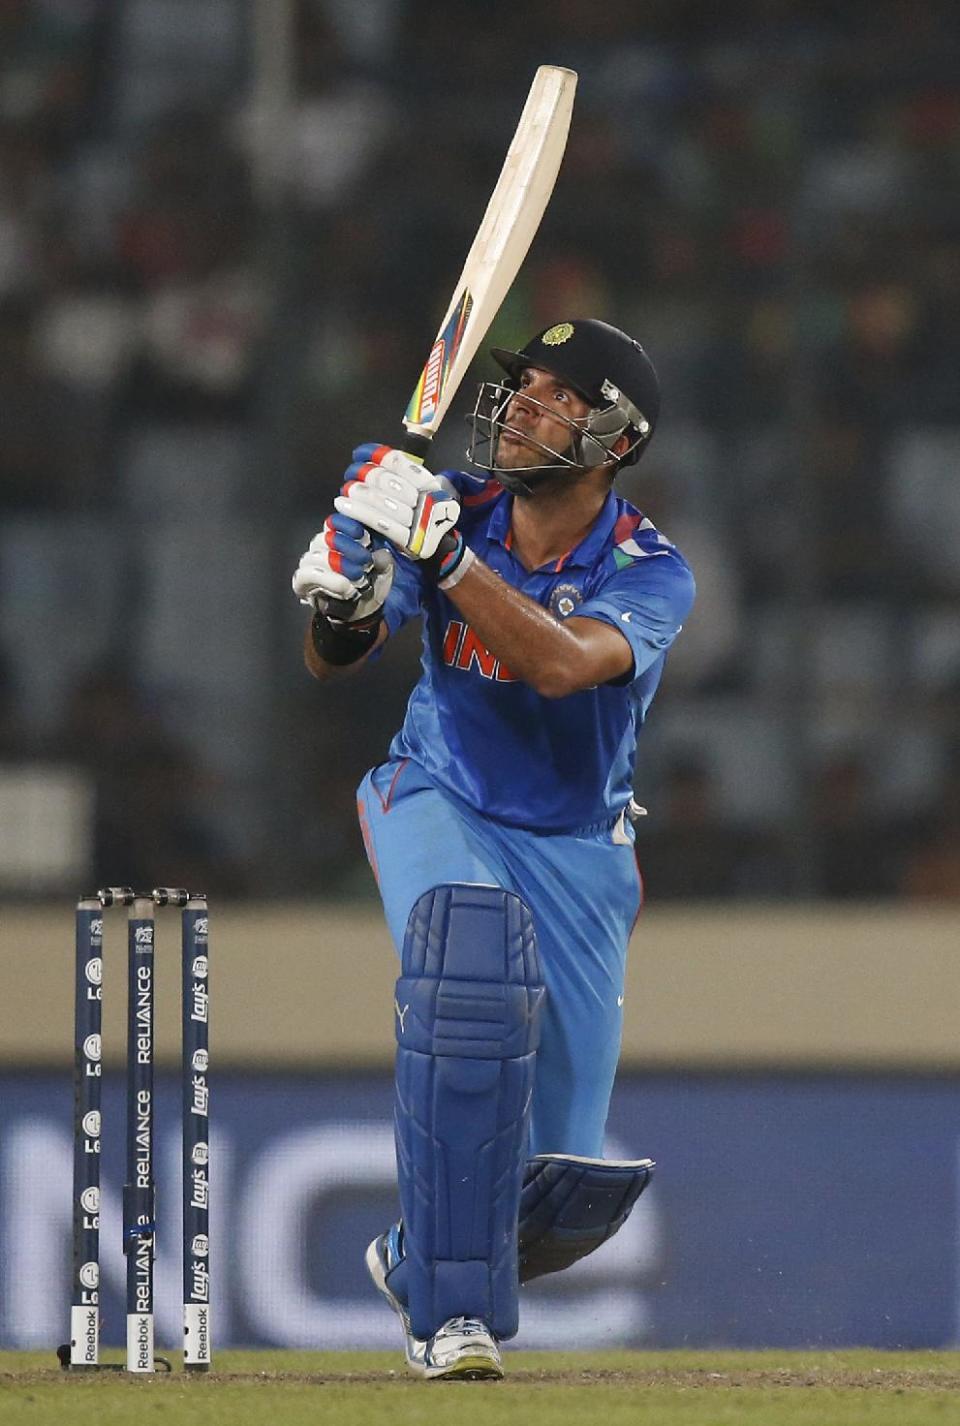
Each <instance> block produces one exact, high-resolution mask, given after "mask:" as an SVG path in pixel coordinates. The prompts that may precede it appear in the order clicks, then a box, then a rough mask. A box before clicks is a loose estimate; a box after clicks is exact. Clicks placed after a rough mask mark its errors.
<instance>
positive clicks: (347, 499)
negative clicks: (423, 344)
mask: <svg viewBox="0 0 960 1426" xmlns="http://www.w3.org/2000/svg"><path fill="white" fill-rule="evenodd" d="M353 455H354V459H353V464H352V465H351V466H350V468H349V469H348V471H347V478H346V481H345V483H344V486H343V490H342V492H341V494H340V495H339V496H337V498H336V500H335V501H334V505H335V506H336V508H337V511H338V512H339V513H340V514H342V515H346V516H349V517H351V518H352V519H354V520H356V521H358V522H360V524H362V525H363V526H365V527H366V528H368V529H370V530H374V531H376V532H377V533H378V534H379V535H382V536H383V537H384V538H385V539H387V540H389V541H390V542H391V543H392V544H393V545H395V546H396V547H397V548H398V549H400V550H402V551H403V553H404V554H406V555H408V556H409V557H410V558H411V559H413V560H418V561H420V562H421V564H422V566H423V568H424V572H425V573H426V575H427V577H428V578H429V577H432V578H433V579H435V581H436V582H437V584H438V585H439V587H440V588H441V589H442V590H443V591H444V593H445V594H447V595H448V597H449V598H450V599H451V600H452V601H453V603H454V604H456V606H457V608H458V609H459V610H460V612H461V613H462V614H463V615H464V618H465V619H466V620H467V621H468V622H469V624H470V625H471V627H472V628H473V629H474V631H475V632H476V634H477V636H478V638H480V639H482V641H483V642H484V643H485V644H486V646H487V648H488V649H489V650H490V652H491V653H493V654H496V655H497V656H498V657H499V658H500V659H502V660H503V662H504V663H505V664H506V665H507V667H508V668H509V669H510V672H511V673H512V674H513V675H514V677H516V678H519V679H522V680H523V682H524V683H527V684H529V685H530V687H531V688H534V689H536V691H537V692H538V693H540V694H542V695H543V696H544V697H546V698H563V697H566V696H567V695H568V694H570V693H577V692H579V691H580V690H581V689H584V688H592V687H593V686H594V685H595V684H598V683H606V682H608V681H610V680H611V679H616V678H620V677H622V676H623V675H625V674H627V673H629V672H630V670H631V669H632V668H633V665H634V657H633V652H632V649H631V646H630V644H629V642H628V641H627V639H626V638H625V637H624V636H623V635H622V634H621V633H620V632H619V631H618V630H617V629H616V628H614V627H613V626H612V625H610V624H605V623H602V622H600V621H598V620H594V619H570V620H569V621H567V622H566V623H561V622H560V621H559V620H558V619H555V618H554V617H553V615H552V614H551V613H549V611H548V610H546V609H544V608H542V606H541V605H539V604H537V603H536V602H535V601H534V600H532V599H528V598H527V597H526V595H524V594H521V593H520V592H519V590H516V589H513V588H512V587H511V586H510V585H508V584H507V583H506V582H505V581H504V580H502V579H500V578H498V576H497V575H495V574H494V573H493V571H492V570H491V569H489V568H488V566H486V565H485V564H483V562H482V561H481V560H479V559H478V558H477V557H476V555H475V554H474V553H473V551H472V550H470V549H468V548H467V546H466V545H465V544H464V542H463V539H462V537H461V536H460V535H459V534H457V533H456V531H455V526H456V522H457V519H458V517H459V513H460V507H459V500H458V497H457V494H456V491H455V490H454V489H453V487H452V486H451V485H450V483H449V482H448V481H445V480H444V479H442V478H441V477H439V476H435V475H432V474H431V473H430V472H429V471H427V470H424V469H423V468H422V467H421V466H418V465H417V463H416V462H415V461H413V460H411V459H410V457H408V456H406V455H404V454H403V453H402V452H401V451H396V450H390V449H389V448H387V447H384V446H373V445H368V446H361V447H359V448H358V449H357V450H356V451H354V453H353Z"/></svg>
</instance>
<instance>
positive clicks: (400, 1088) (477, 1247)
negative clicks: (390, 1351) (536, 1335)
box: [395, 884, 544, 1338]
mask: <svg viewBox="0 0 960 1426" xmlns="http://www.w3.org/2000/svg"><path fill="white" fill-rule="evenodd" d="M401 970H402V974H401V976H400V979H399V980H398V981H397V989H396V1012H397V1062H396V1100H395V1106H396V1110H395V1127H396V1143H397V1170H398V1178H399V1185H400V1203H401V1209H402V1213H403V1227H404V1251H405V1253H406V1258H405V1262H404V1273H403V1279H404V1281H403V1283H402V1288H403V1290H404V1294H405V1296H406V1299H407V1303H408V1307H409V1311H410V1321H411V1327H412V1331H413V1333H414V1335H415V1336H416V1337H419V1338H428V1337H431V1336H432V1335H433V1333H434V1332H436V1331H437V1330H438V1328H439V1327H441V1326H442V1325H443V1323H444V1322H446V1321H448V1320H449V1319H450V1318H451V1317H461V1316H462V1317H479V1318H481V1319H482V1320H483V1321H484V1322H485V1323H486V1324H487V1326H488V1327H489V1328H490V1330H491V1331H492V1332H493V1333H494V1335H495V1336H497V1337H499V1338H504V1337H512V1336H513V1335H514V1334H515V1333H516V1330H517V1326H518V1317H519V1308H518V1289H519V1280H518V1276H517V1219H518V1212H519V1206H520V1190H521V1186H522V1179H523V1170H524V1163H525V1155H526V1140H527V1127H528V1123H529V1117H530V1101H531V1096H532V1093H533V1076H534V1065H535V1060H536V1050H537V1044H538V1038H539V1029H538V1021H539V1016H540V1007H541V1004H542V1001H543V997H544V987H543V983H542V977H541V974H540V963H539V959H538V957H537V949H536V936H535V934H534V929H533V920H532V918H531V915H530V912H529V910H528V908H527V907H526V905H525V904H524V903H523V901H521V899H520V897H519V896H515V895H514V894H513V893H512V892H509V891H504V890H502V889H501V888H500V887H494V886H477V885H472V884H455V885H450V886H438V887H434V889H433V890H432V891H428V892H426V894H425V895H423V896H421V897H420V899H419V901H417V903H416V904H415V906H414V908H413V910H412V911H411V913H410V919H409V921H408V924H407V932H406V937H405V939H404V945H403V954H402V958H401ZM400 1286H401V1284H399V1283H398V1290H399V1288H400Z"/></svg>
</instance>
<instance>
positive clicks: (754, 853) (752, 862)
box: [637, 754, 787, 904]
mask: <svg viewBox="0 0 960 1426" xmlns="http://www.w3.org/2000/svg"><path fill="white" fill-rule="evenodd" d="M637 861H638V862H639V865H640V872H641V875H642V877H643V884H644V895H645V897H646V898H648V899H649V901H650V902H651V904H656V903H657V902H658V901H672V900H681V901H688V900H692V901H697V900H706V899H710V900H721V899H723V898H726V897H730V896H738V895H759V896H763V895H769V894H773V893H776V892H777V891H778V890H779V889H780V888H781V887H782V886H783V884H784V879H785V874H786V870H787V868H786V863H785V860H784V856H783V852H782V850H781V849H780V847H779V846H778V843H777V839H776V838H773V837H770V836H769V835H768V834H766V833H764V831H763V830H762V829H761V828H759V827H750V826H745V825H742V824H737V823H731V821H730V819H729V818H728V817H727V816H725V814H724V809H723V806H722V805H721V802H720V798H719V795H718V789H717V784H716V781H715V779H714V777H713V775H712V773H711V770H710V768H709V766H708V765H707V763H706V761H705V760H704V759H702V758H700V757H697V756H696V755H694V754H685V755H680V756H676V757H674V758H673V759H672V760H671V761H670V762H669V763H668V765H667V767H666V769H665V772H664V776H663V780H662V782H661V785H660V788H659V790H658V792H657V794H656V800H655V805H654V806H653V808H652V809H651V812H650V815H649V816H648V817H642V818H641V819H640V821H639V822H638V823H637Z"/></svg>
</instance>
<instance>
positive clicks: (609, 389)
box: [468, 317, 660, 488]
mask: <svg viewBox="0 0 960 1426" xmlns="http://www.w3.org/2000/svg"><path fill="white" fill-rule="evenodd" d="M491 354H492V356H493V357H494V359H495V360H496V361H497V362H498V363H499V364H500V366H502V367H503V369H504V371H505V372H506V373H507V377H508V380H507V381H506V382H503V383H501V384H499V385H498V384H496V383H492V382H485V383H484V384H483V385H482V386H481V388H480V395H479V396H478V399H477V405H476V408H475V410H474V417H473V425H474V439H473V442H472V443H471V448H470V451H469V452H468V454H469V456H470V459H471V460H472V461H473V462H474V464H477V465H480V466H481V467H482V468H485V469H489V470H492V471H493V472H494V473H495V474H497V476H498V478H499V477H501V476H502V475H506V476H507V478H506V479H504V480H503V483H504V484H505V485H507V486H508V488H509V487H510V486H511V480H510V476H509V474H508V473H506V472H501V470H500V468H499V467H498V466H497V464H496V445H497V438H498V436H499V434H500V431H501V430H502V429H503V428H504V427H505V426H506V425H507V422H506V420H505V414H506V409H507V407H508V405H509V402H510V399H511V397H512V395H513V392H514V391H515V390H516V389H517V387H518V385H519V382H520V378H521V376H522V374H523V372H524V370H525V369H526V368H527V367H535V368H537V369H538V370H542V371H549V372H550V373H551V374H552V375H554V376H556V377H558V378H559V379H560V380H561V381H563V382H564V383H565V384H566V385H567V386H570V387H572V388H573V389H574V390H575V391H577V392H578V393H579V394H580V395H581V396H582V397H583V398H584V399H585V400H586V401H589V402H590V405H591V410H590V411H589V413H588V415H587V416H586V418H584V419H583V420H580V421H577V422H569V423H568V424H569V425H570V426H571V434H572V442H571V449H570V451H568V452H560V451H554V450H552V449H551V448H549V447H543V450H544V454H545V455H546V456H547V458H548V462H549V463H548V464H546V465H541V466H537V467H529V470H530V471H531V472H537V471H542V472H544V473H546V472H548V471H549V470H550V469H551V468H553V469H556V468H557V466H560V467H561V468H566V469H569V468H571V467H574V468H576V467H584V468H589V467H592V466H598V465H605V464H608V463H609V462H611V461H615V462H616V464H617V465H618V466H620V465H629V464H631V463H632V462H633V461H636V460H639V459H640V456H641V455H642V453H643V450H644V448H645V447H646V445H647V443H648V442H649V440H650V438H651V436H652V435H653V431H654V427H655V426H656V423H657V417H658V416H659V414H660V383H659V381H658V379H657V373H656V371H655V369H654V366H653V363H652V362H651V360H650V358H649V357H648V356H647V354H646V352H645V351H644V349H643V347H642V346H641V345H640V343H639V342H638V341H635V340H634V338H633V337H628V336H627V334H626V333H625V332H621V331H620V330H619V329H618V328H617V327H611V326H610V325H609V324H608V323H607V322H600V321H597V319H596V318H593V317H587V318H578V319H576V320H573V321H568V322H555V323H553V324H552V326H549V327H545V328H544V330H543V331H542V332H538V333H537V335H536V336H535V337H533V338H532V339H531V341H529V342H528V343H527V344H526V346H525V347H523V348H522V349H521V350H520V351H516V352H515V351H508V350H506V349H505V348H503V347H494V348H493V349H492V352H491ZM623 435H626V436H627V437H628V439H629V442H630V444H629V446H628V447H627V449H626V450H625V451H624V452H622V453H621V454H619V455H614V453H613V447H614V446H615V445H616V443H617V441H618V440H619V439H620V437H621V436H623ZM484 442H487V443H488V447H489V459H488V460H487V461H484V460H482V459H481V460H478V459H477V450H478V447H482V445H483V443H484ZM517 483H518V484H519V485H520V486H521V487H522V486H523V485H527V486H528V485H529V482H517Z"/></svg>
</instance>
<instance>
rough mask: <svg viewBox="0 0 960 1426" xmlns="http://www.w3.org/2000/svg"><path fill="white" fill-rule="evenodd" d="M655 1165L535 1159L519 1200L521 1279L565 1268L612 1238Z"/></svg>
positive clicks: (570, 1158) (559, 1156)
mask: <svg viewBox="0 0 960 1426" xmlns="http://www.w3.org/2000/svg"><path fill="white" fill-rule="evenodd" d="M654 1167H655V1165H654V1163H653V1160H652V1159H629V1160H625V1161H623V1162H617V1161H616V1160H613V1159H581V1158H577V1157H575V1156H574V1155H573V1154H538V1155H537V1157H536V1158H533V1159H530V1160H529V1162H528V1163H527V1166H526V1172H525V1174H524V1181H523V1194H522V1197H521V1200H520V1232H519V1250H520V1281H521V1282H529V1281H530V1280H531V1278H535V1277H542V1276H543V1274H544V1273H556V1272H562V1271H563V1269H564V1268H568V1267H570V1266H571V1265H572V1264H573V1263H575V1262H577V1261H578V1260H579V1259H580V1258H585V1257H586V1256H587V1254H588V1253H592V1252H593V1251H594V1249H596V1248H599V1247H600V1245H601V1244H602V1243H605V1242H606V1241H607V1239H608V1238H612V1237H613V1235H614V1233H616V1232H617V1231H618V1230H619V1229H620V1228H622V1227H623V1225H624V1223H626V1221H627V1219H628V1218H629V1216H630V1211H631V1209H632V1208H633V1205H634V1204H635V1203H636V1201H637V1199H638V1198H639V1197H640V1195H641V1193H642V1192H643V1190H644V1189H645V1188H646V1186H647V1184H648V1183H649V1182H650V1179H651V1177H652V1175H653V1170H654Z"/></svg>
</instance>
